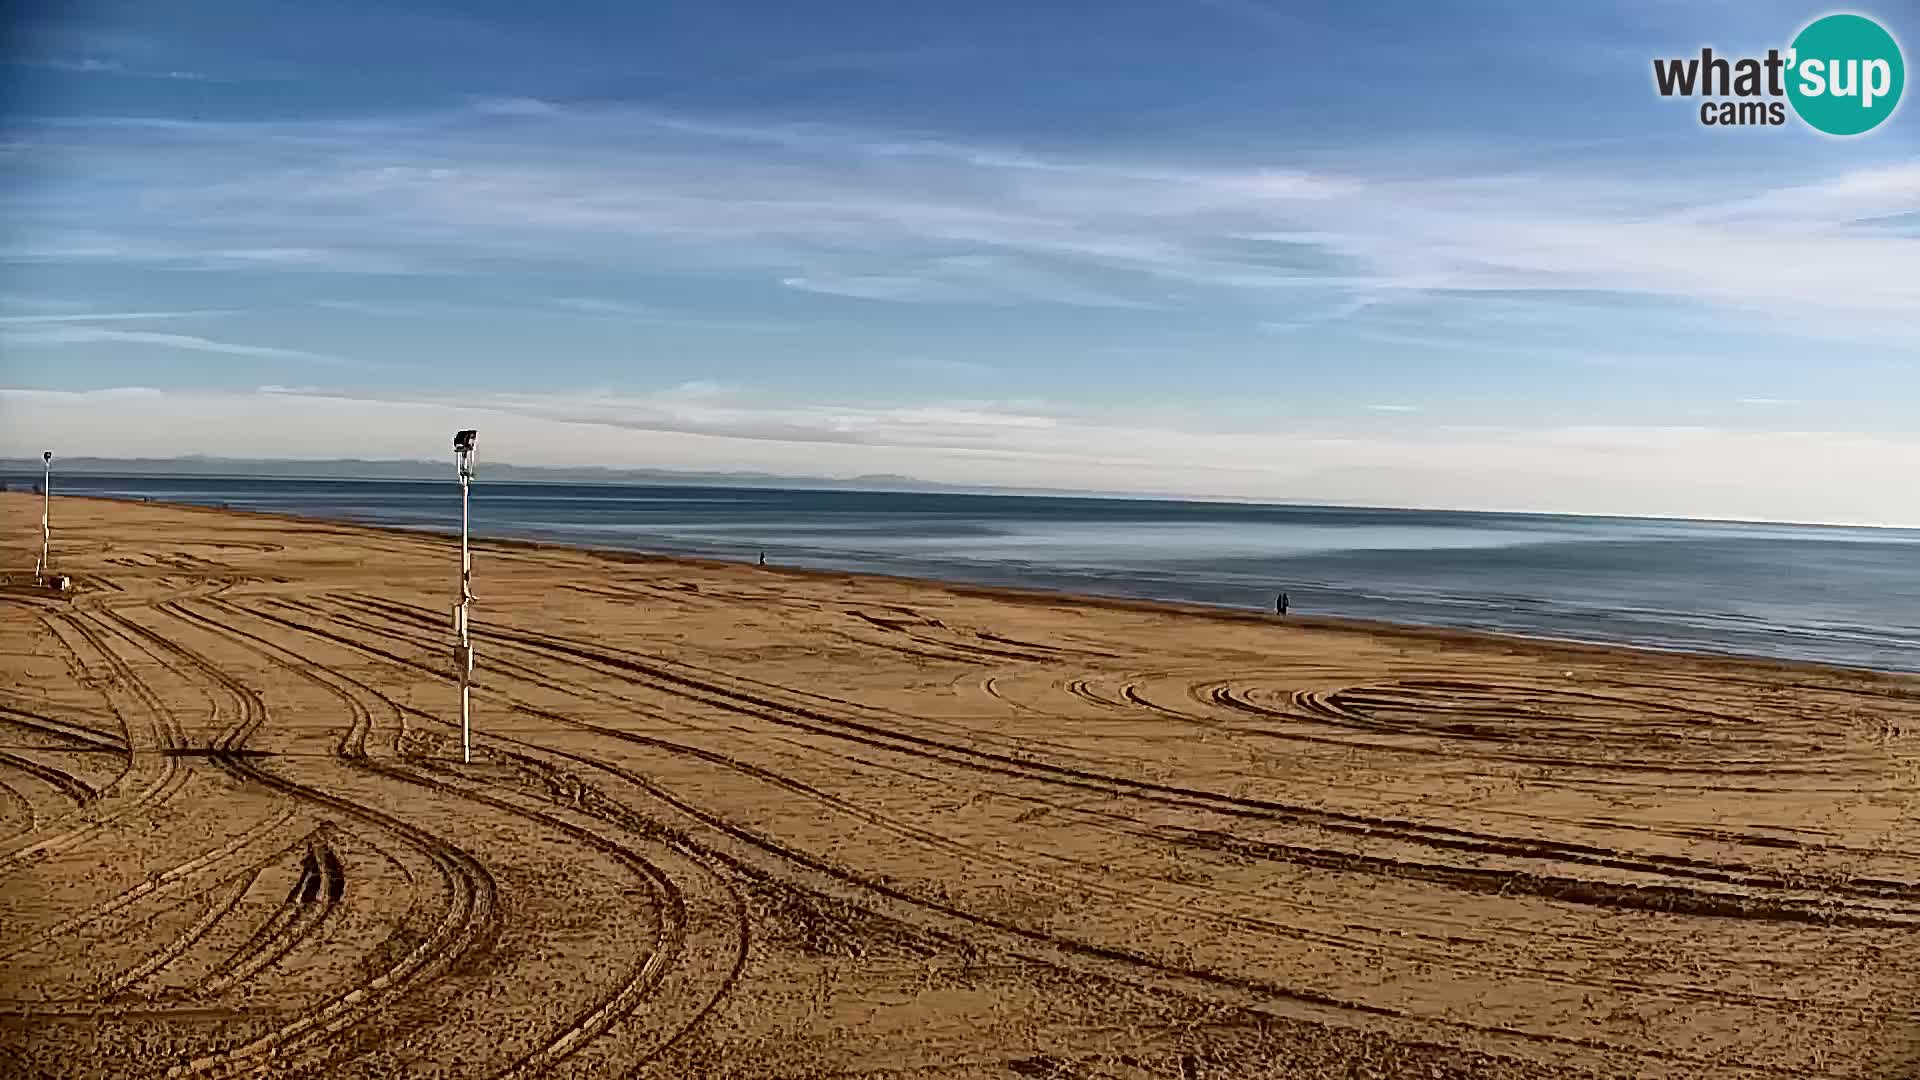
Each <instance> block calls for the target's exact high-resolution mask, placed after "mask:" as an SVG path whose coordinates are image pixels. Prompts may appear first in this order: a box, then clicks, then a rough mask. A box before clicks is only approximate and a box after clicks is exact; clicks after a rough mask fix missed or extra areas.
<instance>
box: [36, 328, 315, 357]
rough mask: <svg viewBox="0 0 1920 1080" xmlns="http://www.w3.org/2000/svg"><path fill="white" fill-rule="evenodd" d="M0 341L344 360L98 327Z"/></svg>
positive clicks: (54, 330) (43, 330)
mask: <svg viewBox="0 0 1920 1080" xmlns="http://www.w3.org/2000/svg"><path fill="white" fill-rule="evenodd" d="M0 340H4V341H6V342H7V343H9V344H10V345H13V346H16V347H19V346H50V345H52V346H57V345H145V346H152V347H155V348H163V349H179V350H185V351H188V352H201V353H219V354H222V355H225V356H250V357H256V358H259V359H264V360H299V361H305V362H310V363H319V364H340V363H346V362H347V361H345V360H344V359H342V358H341V357H337V356H331V355H328V354H326V353H317V352H308V351H307V350H305V349H284V348H279V347H276V346H270V345H245V344H240V343H236V342H231V341H218V340H215V339H213V338H206V337H200V336H199V335H196V334H170V333H160V332H156V331H149V330H113V329H108V328H106V327H99V326H73V325H60V326H44V327H33V328H29V329H24V330H0Z"/></svg>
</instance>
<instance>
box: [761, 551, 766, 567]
mask: <svg viewBox="0 0 1920 1080" xmlns="http://www.w3.org/2000/svg"><path fill="white" fill-rule="evenodd" d="M760 565H761V566H765V565H767V553H766V552H764V551H763V552H761V553H760Z"/></svg>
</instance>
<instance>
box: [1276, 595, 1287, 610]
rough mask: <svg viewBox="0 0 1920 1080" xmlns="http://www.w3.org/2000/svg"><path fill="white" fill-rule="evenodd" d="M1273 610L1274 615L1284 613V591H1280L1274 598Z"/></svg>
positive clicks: (1285, 603)
mask: <svg viewBox="0 0 1920 1080" xmlns="http://www.w3.org/2000/svg"><path fill="white" fill-rule="evenodd" d="M1273 612H1274V614H1276V615H1285V614H1286V613H1287V594H1286V593H1281V594H1280V595H1279V596H1278V597H1277V598H1275V599H1274V601H1273Z"/></svg>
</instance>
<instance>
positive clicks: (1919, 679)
mask: <svg viewBox="0 0 1920 1080" xmlns="http://www.w3.org/2000/svg"><path fill="white" fill-rule="evenodd" d="M5 494H18V493H13V492H8V493H5ZM33 497H34V498H38V496H33ZM58 498H62V499H73V500H85V501H88V502H102V503H108V504H113V505H146V506H159V507H165V508H168V509H172V510H189V511H198V512H202V513H208V514H216V515H230V516H241V517H246V518H253V519H264V520H273V521H284V522H288V523H291V524H299V525H309V526H310V525H328V526H335V527H342V528H349V529H354V530H360V531H363V532H366V533H368V534H372V535H398V536H415V537H417V536H432V537H437V538H442V539H449V540H451V539H452V538H453V537H456V536H457V535H458V534H457V533H454V532H452V531H450V530H443V529H439V528H433V527H427V526H421V527H408V526H400V525H378V524H372V523H368V522H361V521H355V520H352V519H349V518H331V517H315V516H309V515H303V514H293V513H285V512H282V511H275V510H247V509H238V508H234V507H221V506H207V505H205V504H202V503H191V502H177V501H173V500H167V499H152V498H139V499H135V498H130V497H115V496H110V495H62V496H58ZM473 545H474V549H475V551H476V552H478V551H480V550H482V548H483V547H484V546H493V547H500V548H508V549H515V550H526V551H542V550H551V551H564V552H573V553H577V554H584V555H589V556H592V557H595V558H600V559H605V560H607V561H610V562H620V563H663V562H664V563H671V564H681V565H686V566H689V567H700V568H706V569H718V570H741V571H752V572H761V573H774V574H777V575H781V576H786V577H793V578H798V579H801V580H807V581H824V582H831V581H841V582H850V583H851V582H860V581H882V582H889V583H893V584H898V585H905V586H914V587H921V588H927V589H934V590H938V591H940V592H943V593H946V594H947V595H950V596H954V597H963V598H968V599H978V600H991V601H996V602H1002V603H1012V604H1027V605H1045V606H1063V605H1064V606H1074V607H1082V608H1096V609H1101V610H1109V611H1125V612H1133V613H1138V614H1150V615H1154V614H1157V615H1183V616H1187V617H1190V618H1196V619H1203V620H1207V621H1209V622H1214V623H1219V622H1229V623H1246V624H1251V625H1261V626H1289V627H1295V628H1300V629H1310V630H1319V631H1324V632H1328V633H1345V634H1359V635H1366V636H1372V637H1380V638H1395V639H1401V640H1407V641H1417V642H1422V643H1426V644H1440V645H1455V646H1480V647H1505V648H1513V647H1516V646H1524V647H1527V648H1530V649H1534V650H1537V651H1540V652H1542V653H1545V654H1551V655H1561V656H1565V657H1568V658H1569V659H1587V660H1592V659H1596V658H1601V657H1615V658H1619V657H1628V658H1642V659H1656V658H1664V659H1668V660H1678V661H1685V662H1691V663H1701V664H1724V665H1730V666H1734V667H1738V668H1743V669H1747V670H1759V671H1771V672H1794V671H1801V672H1809V673H1826V674H1835V673H1839V674H1847V675H1854V676H1858V677H1864V678H1871V679H1874V680H1876V681H1886V682H1892V683H1896V684H1910V685H1913V686H1914V687H1915V688H1916V691H1917V692H1920V672H1916V671H1906V670H1901V669H1898V668H1873V667H1863V666H1858V665H1849V664H1836V663H1828V662H1823V661H1818V660H1798V659H1788V658H1782V657H1771V656H1762V655H1755V654H1751V653H1738V652H1711V651H1702V650H1696V649H1680V648H1673V649H1667V648H1660V647H1658V646H1651V645H1635V644H1627V643H1623V642H1615V641H1595V640H1590V639H1583V638H1558V637H1548V636H1543V635H1530V634H1520V633H1512V632H1507V631H1500V630H1484V629H1479V628H1475V627H1463V626H1446V625H1440V624H1432V623H1401V622H1392V621H1388V620H1381V619H1364V618H1357V617H1353V616H1342V615H1295V614H1289V615H1287V616H1284V617H1282V616H1278V615H1275V614H1272V613H1270V612H1266V611H1262V610H1259V609H1255V608H1239V607H1230V606H1227V605H1216V604H1206V603H1201V602H1197V601H1186V600H1163V599H1151V598H1144V597H1128V596H1111V595H1104V594H1100V593H1083V592H1074V591H1071V590H1066V589H1049V588H1045V587H1042V586H1022V585H980V584H973V583H969V582H964V581H953V580H949V579H945V578H930V577H915V576H912V575H907V574H888V573H882V572H879V571H871V570H835V569H827V568H818V567H802V566H780V565H776V564H768V565H765V566H761V565H757V564H755V563H751V562H743V561H735V560H732V559H723V558H718V557H715V556H707V555H695V554H688V553H681V552H670V551H657V550H642V549H636V548H620V547H598V546H594V545H591V544H578V543H568V542H565V541H558V540H531V539H525V538H520V537H501V536H488V535H484V534H480V533H475V534H474V536H473Z"/></svg>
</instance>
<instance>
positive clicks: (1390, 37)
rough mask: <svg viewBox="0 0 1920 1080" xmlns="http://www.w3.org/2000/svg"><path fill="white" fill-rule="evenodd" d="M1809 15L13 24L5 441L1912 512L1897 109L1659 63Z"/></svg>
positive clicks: (1904, 167)
mask: <svg viewBox="0 0 1920 1080" xmlns="http://www.w3.org/2000/svg"><path fill="white" fill-rule="evenodd" d="M1826 10H1828V9H1826V8H1823V7H1818V6H1809V5H1805V4H1775V3H1765V2H1760V3H1753V2H1740V3H1733V2H1726V3H1695V4H1685V5H1679V4H1668V3H1655V2H1646V3H1636V4H1623V5H1604V4H1593V5H1579V6H1578V7H1577V8H1576V6H1573V5H1540V4H1527V3H1520V2H1513V3H1505V2H1500V3H1480V4H1461V5H1433V4H1411V3H1408V4H1401V3H1388V4H1366V3H1341V4H1327V5H1316V4H1280V3H1278V2H1270V0H1164V2H1120V3H1104V4H1100V5H1080V4H1055V5H1028V4H1013V3H999V2H982V3H975V4H969V5H916V4H882V3H816V4H806V5H792V4H771V3H768V4H727V3H709V4H697V5H696V4H651V5H648V4H615V3H604V4H574V5H565V4H560V5H533V6H528V5H522V4H518V3H512V4H509V3H460V4H454V3H444V4H411V5H406V4H363V3H357V2H351V0H346V2H330V3H327V4H291V3H287V4H281V3H222V2H206V3H198V4H196V5H194V6H193V8H192V14H191V15H184V14H181V13H180V11H179V10H178V9H173V8H167V7H164V6H156V5H142V4H131V3H112V4H107V3H84V2H82V3H64V4H59V5H51V4H48V5H42V6H40V7H38V8H33V9H30V11H29V13H28V18H26V19H24V20H20V21H18V22H17V23H16V24H15V25H14V26H13V27H12V28H11V33H12V34H13V37H12V39H11V40H10V41H9V43H8V47H7V49H6V50H5V55H6V57H7V58H8V60H9V63H8V65H7V67H6V80H7V81H6V84H5V89H6V96H5V98H4V107H5V118H4V130H3V131H0V176H4V180H0V214H4V220H5V221H6V222H7V225H6V226H5V227H4V228H3V229H0V454H16V453H31V452H34V451H37V450H38V449H39V448H40V447H41V444H42V443H43V442H46V441H47V440H49V439H53V440H57V442H58V444H59V446H60V448H61V449H63V450H65V452H67V453H70V454H76V455H77V454H83V453H97V454H173V453H189V452H201V453H209V454H227V455H273V456H292V457H332V456H349V455H351V456H368V457H386V456H393V457H433V456H437V455H439V453H440V451H441V450H442V447H441V443H442V442H444V435H445V432H444V431H442V430H441V429H443V428H445V429H451V428H452V427H454V426H464V425H469V424H471V425H477V426H479V427H480V428H481V429H482V446H483V451H485V452H487V453H489V454H491V456H493V457H494V458H496V459H500V460H512V461H516V462H522V463H528V464H578V463H600V464H612V465H651V466H664V467H686V468H702V469H708V468H742V469H772V470H777V471H783V472H799V473H809V474H823V475H850V474H855V473H862V472H905V473H911V474H914V475H918V476H922V477H926V478H929V479H937V480H944V481H957V482H973V483H1007V484H1034V485H1043V486H1072V487H1087V488H1097V489H1102V490H1123V491H1139V492H1143V493H1181V494H1198V495H1221V496H1229V497H1247V498H1276V499H1310V500H1330V501H1354V502H1374V503H1390V504H1399V505H1450V506H1468V507H1490V508H1530V509H1555V510H1575V511H1579V510H1589V511H1596V512H1629V513H1674V514H1702V515H1727V516H1743V517H1776V518H1795V519H1815V520H1846V521H1884V522H1903V523H1910V524H1913V523H1920V485H1915V484H1913V483H1912V482H1911V477H1912V476H1913V475H1914V473H1915V471H1916V467H1920V433H1916V430H1915V421H1914V419H1913V417H1914V412H1913V403H1914V401H1915V400H1916V399H1920V364H1917V363H1916V357H1920V120H1916V119H1915V112H1914V107H1913V106H1912V104H1911V103H1908V104H1907V105H1905V106H1903V107H1902V109H1901V111H1900V112H1899V113H1898V114H1896V115H1895V116H1894V118H1893V119H1892V120H1891V121H1889V122H1888V123H1887V124H1885V125H1883V126H1882V127H1881V128H1880V129H1878V130H1877V131H1875V132H1873V133H1871V134H1869V135H1867V136H1864V137H1860V138H1855V139H1848V140H1841V139H1831V138H1827V137H1823V136H1820V135H1818V134H1816V133H1814V132H1812V131H1810V130H1809V129H1807V128H1806V127H1804V126H1802V125H1800V124H1798V123H1797V122H1792V123H1789V124H1788V125H1787V126H1785V127H1782V128H1759V129H1746V130H1714V129H1709V128H1703V127H1702V126H1700V124H1699V123H1698V120H1697V119H1696V112H1695V109H1696V106H1695V104H1692V103H1688V102H1684V101H1673V100H1662V99H1660V98H1659V97H1657V95H1656V94H1655V93H1654V92H1653V89H1652V79H1651V73H1650V71H1651V69H1650V61H1651V60H1652V58H1653V57H1655V56H1683V55H1687V54H1688V53H1691V52H1697V50H1698V49H1699V47H1700V46H1701V45H1712V46H1713V47H1714V48H1715V49H1716V51H1718V52H1722V53H1731V54H1736V55H1745V54H1752V53H1764V51H1765V50H1766V49H1767V48H1768V47H1770V46H1777V47H1784V46H1785V45H1786V44H1787V43H1788V41H1789V40H1790V39H1791V37H1792V35H1793V33H1794V32H1795V31H1796V30H1797V29H1798V28H1799V27H1800V26H1802V25H1804V24H1805V23H1806V22H1807V21H1809V20H1810V19H1811V18H1813V17H1815V16H1817V15H1819V14H1822V13H1824V12H1825V11H1826ZM1859 10H1861V11H1863V12H1864V13H1866V14H1869V15H1872V16H1874V17H1876V18H1878V19H1879V20H1880V21H1881V22H1882V23H1883V24H1884V25H1886V26H1888V27H1889V28H1890V29H1891V30H1892V31H1893V32H1894V34H1895V35H1896V36H1898V37H1899V38H1900V39H1901V40H1902V41H1903V42H1904V43H1907V45H1906V47H1907V52H1908V54H1909V56H1908V59H1909V61H1910V62H1911V60H1912V54H1913V52H1914V48H1913V46H1912V44H1911V43H1912V42H1913V41H1916V40H1920V5H1916V4H1913V3H1910V2H1909V3H1883V4H1880V5H1877V6H1873V7H1868V8H1861V9H1859Z"/></svg>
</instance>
